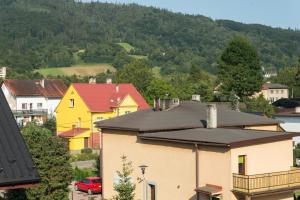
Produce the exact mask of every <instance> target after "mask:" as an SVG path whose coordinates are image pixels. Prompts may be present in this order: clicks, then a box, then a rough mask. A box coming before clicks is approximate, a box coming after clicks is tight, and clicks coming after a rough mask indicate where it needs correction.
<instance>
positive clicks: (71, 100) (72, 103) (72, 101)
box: [70, 99, 74, 108]
mask: <svg viewBox="0 0 300 200" xmlns="http://www.w3.org/2000/svg"><path fill="white" fill-rule="evenodd" d="M70 108H74V99H70Z"/></svg>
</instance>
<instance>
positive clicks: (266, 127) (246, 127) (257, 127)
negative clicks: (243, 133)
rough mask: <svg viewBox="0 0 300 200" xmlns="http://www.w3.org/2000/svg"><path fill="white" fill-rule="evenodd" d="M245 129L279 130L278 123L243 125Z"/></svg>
mask: <svg viewBox="0 0 300 200" xmlns="http://www.w3.org/2000/svg"><path fill="white" fill-rule="evenodd" d="M245 129H251V130H261V131H281V129H280V127H279V125H274V124H273V125H257V126H245Z"/></svg>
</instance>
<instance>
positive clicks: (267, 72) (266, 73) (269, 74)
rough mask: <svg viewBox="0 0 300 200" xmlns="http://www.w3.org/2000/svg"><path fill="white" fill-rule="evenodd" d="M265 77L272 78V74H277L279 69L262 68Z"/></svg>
mask: <svg viewBox="0 0 300 200" xmlns="http://www.w3.org/2000/svg"><path fill="white" fill-rule="evenodd" d="M262 71H263V74H264V78H271V77H272V76H277V69H276V68H275V67H272V68H268V69H265V68H264V67H263V68H262Z"/></svg>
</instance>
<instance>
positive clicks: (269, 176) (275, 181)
mask: <svg viewBox="0 0 300 200" xmlns="http://www.w3.org/2000/svg"><path fill="white" fill-rule="evenodd" d="M296 187H300V169H294V170H289V171H283V172H274V173H266V174H256V175H239V174H233V190H234V191H237V192H243V193H247V194H251V193H256V192H266V191H271V190H278V189H292V188H296Z"/></svg>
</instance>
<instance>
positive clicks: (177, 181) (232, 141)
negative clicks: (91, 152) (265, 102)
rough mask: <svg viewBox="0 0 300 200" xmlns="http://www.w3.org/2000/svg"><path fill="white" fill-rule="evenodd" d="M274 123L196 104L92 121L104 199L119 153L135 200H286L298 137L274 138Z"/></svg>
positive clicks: (295, 184)
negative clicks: (128, 166)
mask: <svg viewBox="0 0 300 200" xmlns="http://www.w3.org/2000/svg"><path fill="white" fill-rule="evenodd" d="M278 123H279V122H278V121H276V120H273V119H269V118H266V117H261V116H256V115H252V114H247V113H242V112H235V111H231V110H228V109H226V108H224V107H222V106H218V107H216V106H215V105H209V106H207V105H206V104H202V103H198V102H182V103H180V105H178V106H177V107H174V108H171V109H168V110H164V111H154V110H146V111H139V112H136V113H132V114H128V115H126V116H121V117H118V118H114V119H110V120H105V121H102V122H98V125H97V126H98V127H100V128H102V133H103V134H102V140H101V141H102V145H103V146H102V147H103V152H102V162H101V163H102V176H103V197H104V198H105V199H108V198H111V197H112V196H113V195H114V194H115V192H114V190H113V185H114V183H117V182H118V176H117V174H116V171H117V170H120V168H121V159H120V157H121V156H122V155H125V156H127V158H128V160H130V161H132V164H133V169H134V172H133V174H132V181H133V182H134V183H135V184H136V190H135V194H136V195H135V199H137V200H138V199H140V200H144V199H145V200H146V199H147V200H158V199H160V200H168V199H172V200H199V199H201V200H202V199H205V200H206V199H207V200H208V199H214V200H215V199H223V200H237V199H254V200H260V199H265V200H267V199H272V200H277V199H278V200H279V199H280V200H287V199H291V200H292V199H293V196H292V193H293V191H294V190H295V189H297V188H300V170H297V169H293V168H292V165H293V144H292V139H291V138H292V137H293V136H295V135H297V134H289V133H285V132H281V130H280V128H279V125H278ZM142 165H146V166H148V167H147V168H146V171H145V174H144V176H143V175H142V173H141V170H140V168H139V166H142Z"/></svg>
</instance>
